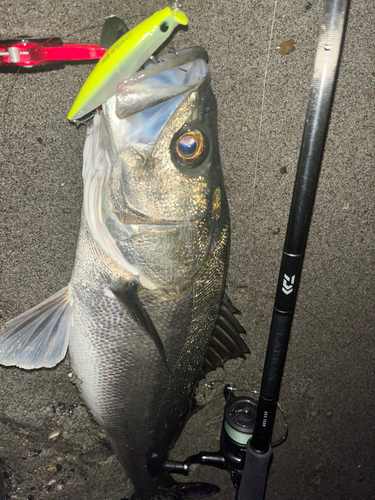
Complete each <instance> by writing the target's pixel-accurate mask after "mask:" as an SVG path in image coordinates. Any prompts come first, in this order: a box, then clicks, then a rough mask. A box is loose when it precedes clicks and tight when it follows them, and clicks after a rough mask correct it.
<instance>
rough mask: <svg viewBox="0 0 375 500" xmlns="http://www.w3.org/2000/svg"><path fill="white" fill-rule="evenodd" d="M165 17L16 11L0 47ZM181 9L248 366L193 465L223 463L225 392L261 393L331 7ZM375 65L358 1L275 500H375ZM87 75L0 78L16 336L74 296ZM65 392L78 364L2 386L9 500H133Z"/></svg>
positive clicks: (94, 430) (0, 427)
mask: <svg viewBox="0 0 375 500" xmlns="http://www.w3.org/2000/svg"><path fill="white" fill-rule="evenodd" d="M163 7H165V4H164V3H163V2H161V1H160V0H151V1H147V2H146V1H145V0H139V1H134V0H128V1H127V2H123V1H121V2H120V1H117V0H109V1H107V2H102V1H94V0H83V1H81V2H75V3H72V2H65V1H62V2H56V3H55V2H48V1H46V0H36V1H29V0H15V1H14V2H2V3H1V5H0V20H1V21H0V38H1V39H7V38H8V39H9V38H12V37H16V36H20V35H28V36H33V37H47V36H52V35H56V36H61V38H62V39H63V40H64V41H65V42H86V43H89V42H91V43H98V41H99V39H100V31H101V26H102V23H103V20H104V18H105V17H106V16H108V15H110V14H115V15H117V16H119V17H121V18H123V19H124V20H125V22H126V23H127V24H128V25H129V27H133V26H134V25H136V24H138V23H139V22H140V21H142V20H143V19H145V18H146V17H148V16H149V15H151V14H152V13H153V12H154V11H155V10H158V9H161V8H163ZM182 7H183V8H184V10H185V12H186V14H187V15H188V17H189V20H190V25H189V29H188V30H187V31H184V30H180V31H179V32H177V34H176V36H175V37H174V44H175V46H176V47H178V48H183V47H187V46H191V45H201V46H203V47H204V48H205V49H207V51H208V53H209V55H210V69H211V74H212V86H213V89H214V92H215V94H216V97H217V100H218V108H219V140H220V151H221V158H222V164H223V170H224V175H225V182H226V187H227V193H228V198H229V202H230V209H231V221H232V247H231V260H230V268H229V275H228V281H227V290H228V294H229V296H230V297H231V299H232V301H233V303H234V304H235V305H236V306H237V307H238V308H239V309H240V310H241V311H242V313H243V314H242V323H243V325H244V326H245V327H246V329H247V331H248V336H247V341H248V344H249V346H250V349H251V351H252V353H251V355H250V356H248V359H247V360H246V361H242V360H241V361H237V360H234V361H231V362H229V363H228V364H227V367H226V369H225V371H223V370H218V371H217V372H215V373H211V374H210V376H209V377H208V379H207V381H206V385H205V386H203V389H205V390H206V392H207V399H208V400H209V401H208V403H207V405H206V407H205V408H204V409H203V410H202V411H200V412H199V413H197V414H196V415H195V416H194V417H193V418H192V419H191V420H190V421H189V423H188V425H187V427H186V430H185V431H184V433H183V435H182V436H181V439H180V440H179V442H178V444H177V446H176V448H175V450H174V451H173V457H176V458H179V459H183V458H184V457H186V456H187V455H189V454H192V453H196V452H198V451H200V450H216V449H217V448H218V439H219V434H220V424H221V418H222V409H223V397H222V388H223V386H224V384H225V383H227V382H231V383H233V384H235V385H237V386H239V387H250V388H252V389H258V388H259V386H260V380H261V373H262V365H263V360H264V355H265V348H266V341H267V336H268V329H269V324H270V318H271V312H272V306H273V297H274V292H275V287H276V281H277V274H278V268H279V263H280V258H281V251H282V246H283V239H284V234H285V229H286V224H287V217H288V211H289V205H290V200H291V194H292V187H293V181H294V176H295V172H296V165H297V160H298V153H299V147H300V142H301V136H302V130H303V123H304V117H305V111H306V106H307V99H308V93H309V86H310V81H311V77H312V69H313V63H314V57H315V50H316V43H317V36H318V32H319V22H320V16H321V10H322V2H321V1H318V0H311V1H307V0H304V1H301V2H292V1H290V0H278V2H277V4H276V10H275V14H274V7H275V4H274V1H273V0H264V1H262V2H256V1H251V0H242V1H236V2H234V1H232V2H227V1H224V0H217V1H212V0H206V1H201V0H193V1H189V2H187V1H186V2H183V5H182ZM273 21H274V24H273V32H272V39H271V42H270V34H271V26H272V23H273ZM290 38H293V39H294V40H295V49H294V50H293V51H292V52H291V53H290V54H288V55H284V56H281V55H280V54H279V53H278V52H277V50H276V46H277V45H278V43H280V42H282V41H284V40H288V39H290ZM269 44H270V52H269V58H268V49H269ZM374 54H375V43H374V23H373V5H372V2H366V1H364V0H357V1H353V2H352V6H351V10H350V15H349V22H348V29H347V36H346V41H345V46H344V52H343V58H342V63H341V70H340V75H339V80H338V86H337V92H336V97H335V102H334V106H333V111H332V117H331V124H330V129H329V134H328V139H327V144H326V150H325V155H324V161H323V165H322V172H321V175H320V182H319V188H318V192H317V197H316V203H315V209H314V214H313V220H312V226H311V230H310V235H309V240H308V245H307V253H306V258H305V262H304V269H303V275H302V283H301V287H300V292H299V296H298V303H297V308H296V314H295V319H294V324H293V330H292V334H291V340H290V346H289V350H288V356H287V362H286V366H285V372H284V378H283V384H282V389H281V395H280V402H281V405H282V407H283V409H284V411H285V413H286V416H287V420H288V423H289V438H288V439H287V441H286V442H285V444H283V445H281V446H280V447H278V448H276V449H275V451H274V460H273V464H272V467H271V470H270V475H269V480H268V489H267V494H266V499H267V500H271V499H278V500H293V499H296V500H307V499H309V500H310V499H311V500H312V499H313V500H328V499H329V500H373V499H374V498H375V472H374V458H375V439H374V392H373V391H374V383H375V375H374V368H375V366H374V324H375V314H374V311H375V308H374V263H375V262H374V241H375V238H374V220H373V219H374V208H375V207H374V170H373V154H374V153H373V146H374V142H375V141H374V85H373V82H374ZM267 61H268V64H267ZM266 67H267V75H266V79H265V72H266ZM91 68H92V65H74V66H66V67H65V68H63V69H56V70H53V71H45V72H36V73H28V74H27V73H24V72H21V73H19V74H16V75H15V74H6V73H1V74H0V100H1V114H2V119H1V124H0V138H1V147H0V164H1V174H0V185H1V192H0V195H1V204H0V209H1V214H2V217H1V219H0V224H1V226H0V235H1V236H0V245H1V260H2V282H1V301H2V302H1V316H2V317H1V321H2V322H6V321H7V320H9V319H11V318H13V317H14V316H16V315H18V314H20V313H22V312H23V311H25V310H27V309H29V308H30V307H32V306H34V305H35V304H37V303H39V302H41V301H42V300H44V299H45V298H47V297H49V296H50V295H52V294H53V293H54V292H56V291H57V290H59V289H60V288H61V287H62V286H64V285H65V284H66V283H67V282H68V281H69V277H70V273H71V270H72V266H73V262H74V250H75V242H76V237H77V232H78V226H79V214H80V208H81V201H82V181H81V168H82V148H83V142H84V130H83V129H79V130H77V129H76V128H75V127H74V126H71V125H70V124H69V123H68V121H67V119H66V115H67V112H68V111H69V109H70V106H71V105H72V103H73V101H74V99H75V96H76V95H77V93H78V91H79V89H80V87H81V85H82V84H83V82H84V81H85V79H86V77H87V75H88V74H89V72H90V70H91ZM260 123H261V124H262V126H261V130H260ZM69 374H70V366H69V359H66V360H65V361H64V362H63V363H61V364H60V365H59V366H58V367H57V368H56V369H53V370H40V371H35V372H31V373H29V372H24V371H21V370H18V369H16V368H8V369H6V368H1V370H0V398H1V406H0V469H1V471H2V476H3V480H4V485H3V486H1V484H0V498H6V499H19V500H21V499H22V500H25V499H29V500H33V499H34V500H45V499H56V500H93V499H99V500H120V499H122V498H125V497H126V496H127V495H128V494H129V492H130V485H129V483H128V481H127V480H126V477H125V474H124V473H123V472H122V469H121V467H120V466H119V464H118V462H117V460H116V459H115V457H114V456H113V454H112V453H111V451H110V450H109V449H108V447H107V445H106V442H105V440H104V439H103V434H102V433H101V431H100V429H99V428H98V427H97V426H96V424H95V423H93V421H92V420H91V419H90V416H89V414H88V411H87V410H86V408H85V406H84V405H83V404H82V402H81V400H80V398H79V396H78V394H77V391H76V388H75V386H74V385H73V384H72V382H71V378H70V376H69ZM279 425H280V421H279ZM279 432H280V431H279ZM281 432H282V428H281ZM191 479H192V480H206V481H211V482H213V483H216V484H219V485H220V487H221V488H222V491H221V493H219V494H217V495H216V497H215V499H217V500H224V499H225V500H227V499H230V498H234V490H233V488H232V485H231V483H230V480H229V476H228V474H227V473H225V472H221V471H219V470H215V469H210V468H202V467H200V468H198V469H197V470H196V471H195V472H194V473H193V474H192V476H191Z"/></svg>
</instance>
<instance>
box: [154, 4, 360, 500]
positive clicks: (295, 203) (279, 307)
mask: <svg viewBox="0 0 375 500" xmlns="http://www.w3.org/2000/svg"><path fill="white" fill-rule="evenodd" d="M349 3H350V2H349V0H325V2H324V5H323V15H322V22H321V26H320V35H319V40H318V48H317V52H316V58H315V65H314V73H313V79H312V84H311V89H310V96H309V102H308V108H307V112H306V118H305V126H304V132H303V137H302V144H301V149H300V155H299V160H298V166H297V173H296V179H295V184H294V191H293V196H292V202H291V208H290V212H289V220H288V226H287V231H286V236H285V242H284V250H283V255H282V260H281V266H280V272H279V278H278V284H277V289H276V297H275V304H274V309H273V315H272V321H271V327H270V333H269V339H268V347H267V352H266V358H265V363H264V369H263V377H262V383H261V390H260V394H259V398H258V400H256V399H255V398H254V397H253V396H254V395H253V394H252V396H249V395H248V394H247V395H246V396H236V391H243V390H239V389H236V388H234V387H231V386H229V385H227V386H226V387H225V389H224V397H225V399H226V401H227V404H226V406H225V410H224V418H223V425H222V433H221V438H220V451H218V452H214V453H213V452H200V453H198V454H196V455H193V456H191V457H188V458H187V459H186V460H185V462H176V461H172V460H167V461H166V462H164V463H162V464H160V463H158V462H157V460H156V457H155V460H153V458H151V460H150V463H149V466H150V472H153V473H158V472H161V470H164V471H168V472H173V473H180V474H184V475H188V473H189V466H190V465H191V464H193V463H199V464H203V465H211V466H214V467H218V468H221V469H226V470H228V471H229V472H230V474H231V479H232V482H233V484H234V486H235V487H236V497H235V498H236V500H262V499H263V498H264V493H265V488H266V481H267V474H268V468H269V464H270V461H271V458H272V447H273V445H274V444H273V443H271V437H272V433H273V428H274V422H275V415H276V410H277V407H278V403H277V400H278V397H279V391H280V385H281V379H282V374H283V369H284V364H285V358H286V352H287V347H288V342H289V335H290V330H291V325H292V319H293V313H294V307H295V302H296V297H297V291H298V287H299V282H300V276H301V269H302V262H303V258H304V254H305V247H306V241H307V235H308V232H309V227H310V221H311V214H312V209H313V205H314V199H315V193H316V190H317V185H318V178H319V171H320V167H321V162H322V156H323V150H324V144H325V140H326V136H327V132H328V125H329V117H330V112H331V107H332V101H333V96H334V92H335V87H336V80H337V74H338V70H339V64H340V58H341V51H342V45H343V40H344V34H345V28H346V22H347V16H348V11H349ZM245 392H248V393H249V392H250V393H251V392H253V393H254V392H255V391H245ZM285 437H286V435H285V436H284V438H282V440H281V441H283V440H284V439H285ZM275 444H279V442H278V443H275Z"/></svg>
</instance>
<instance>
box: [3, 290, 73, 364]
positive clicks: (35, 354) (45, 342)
mask: <svg viewBox="0 0 375 500" xmlns="http://www.w3.org/2000/svg"><path fill="white" fill-rule="evenodd" d="M72 320H73V306H72V304H71V302H70V296H69V287H67V286H66V287H64V288H62V289H61V290H60V291H59V292H57V293H55V294H54V295H52V297H50V298H49V299H47V300H45V301H44V302H42V303H40V304H38V305H37V306H35V307H33V308H32V309H30V310H29V311H26V312H24V313H23V314H21V315H19V316H17V317H16V318H14V319H12V320H10V321H9V322H8V323H7V324H6V325H5V328H4V329H3V330H1V331H0V364H1V365H5V366H14V365H15V366H18V367H19V368H24V369H26V370H32V369H35V368H52V367H53V366H56V365H57V363H59V362H60V361H62V360H63V359H64V357H65V355H66V351H67V349H68V342H69V333H70V328H71V325H72Z"/></svg>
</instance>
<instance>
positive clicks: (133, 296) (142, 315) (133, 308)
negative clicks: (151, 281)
mask: <svg viewBox="0 0 375 500" xmlns="http://www.w3.org/2000/svg"><path fill="white" fill-rule="evenodd" d="M111 291H112V293H113V295H114V296H115V297H116V300H117V302H118V303H119V304H120V305H121V307H122V308H123V309H125V310H126V311H127V312H128V313H129V314H130V316H131V317H132V318H133V319H134V321H136V322H137V323H138V324H139V325H141V326H142V327H143V328H144V330H145V332H146V333H147V335H148V337H150V339H151V340H152V341H153V342H154V344H155V346H156V348H157V350H158V351H159V354H160V356H161V357H162V359H163V361H164V363H165V366H166V367H167V369H168V371H169V373H171V370H170V368H169V366H168V361H167V357H166V355H165V350H164V345H163V342H162V340H161V338H160V336H159V334H158V332H157V330H156V328H155V325H154V323H153V322H152V319H151V318H150V316H149V315H148V312H147V311H146V309H145V308H144V307H143V305H142V303H141V301H140V300H139V297H138V293H137V285H136V283H133V282H128V283H126V284H124V285H121V286H120V287H116V288H114V289H112V290H111Z"/></svg>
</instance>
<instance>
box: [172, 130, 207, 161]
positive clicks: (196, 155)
mask: <svg viewBox="0 0 375 500" xmlns="http://www.w3.org/2000/svg"><path fill="white" fill-rule="evenodd" d="M175 151H176V156H177V160H178V161H179V163H181V165H183V166H184V167H188V168H191V167H193V166H194V165H196V164H197V163H198V162H199V161H200V160H201V157H202V154H203V152H204V138H203V135H202V133H201V132H199V130H191V131H189V132H186V133H185V134H183V135H181V137H179V138H178V139H177V141H176V146H175Z"/></svg>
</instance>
